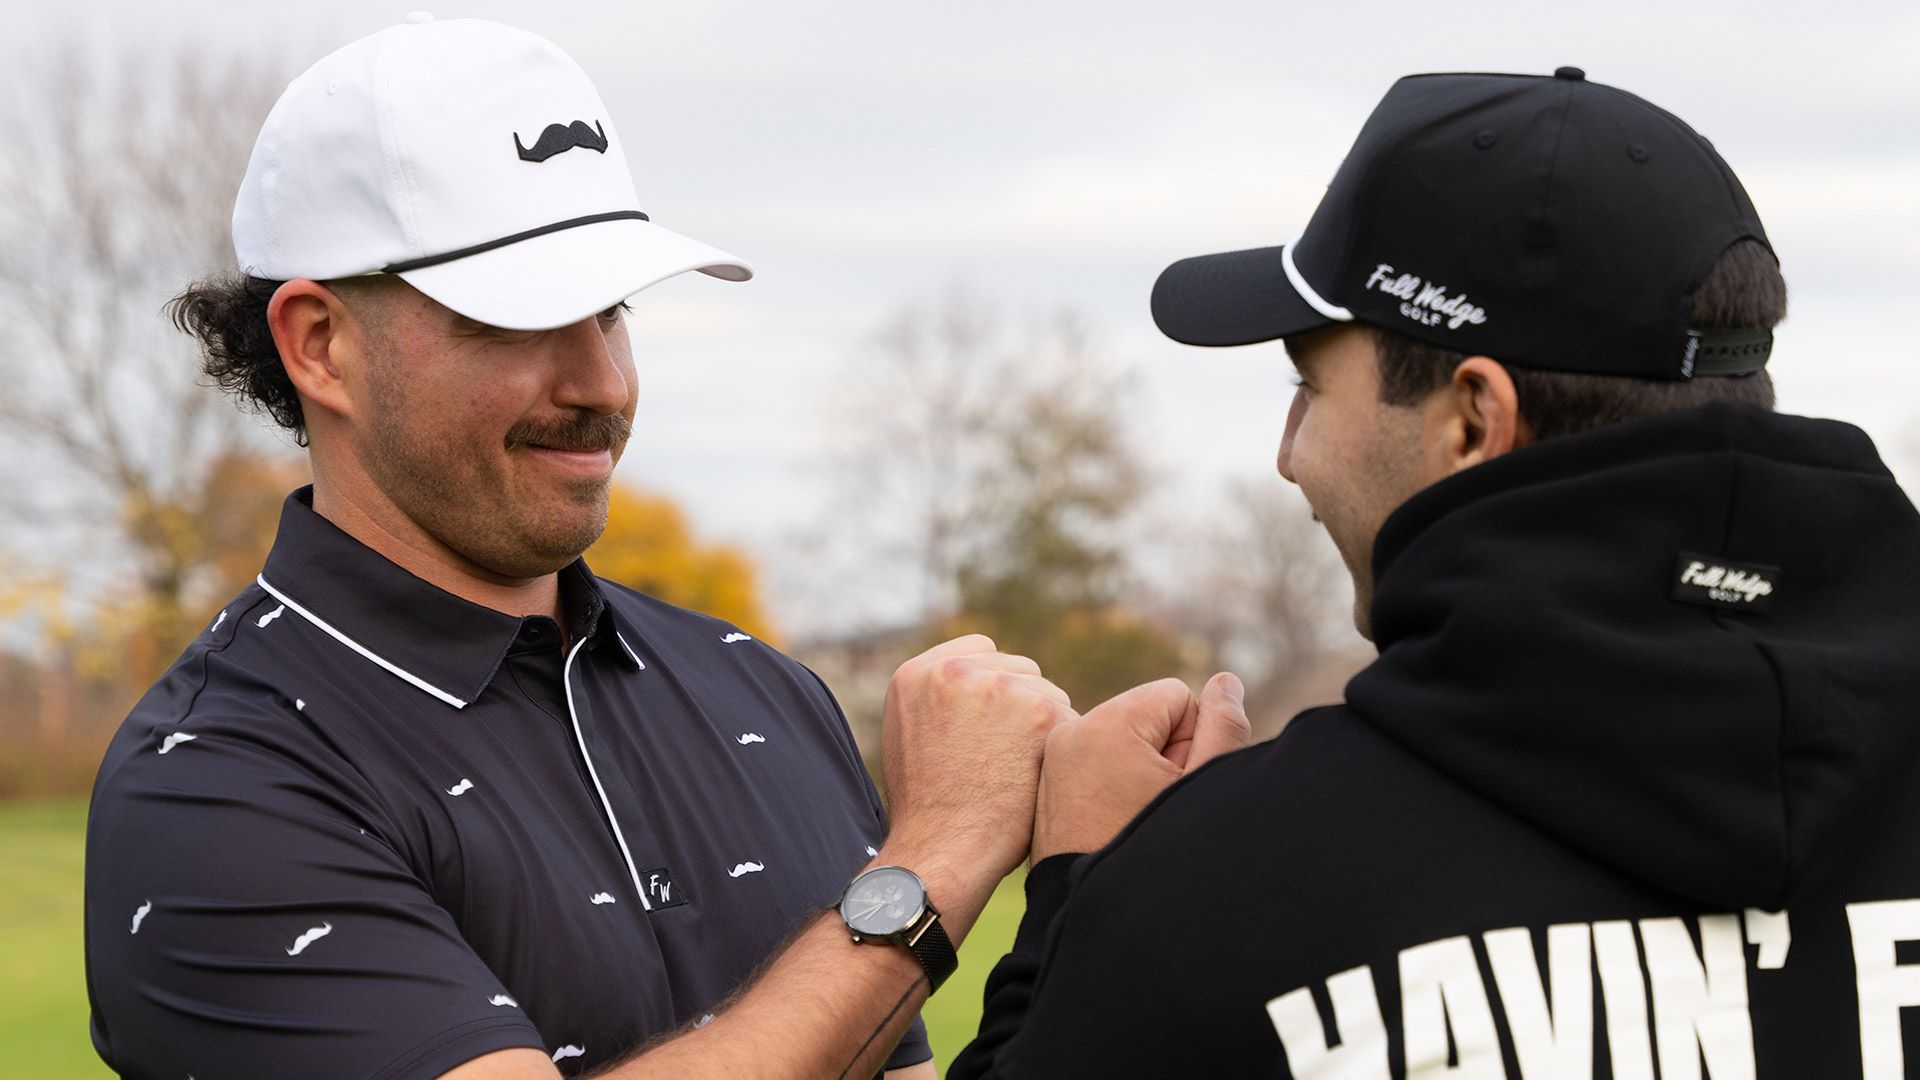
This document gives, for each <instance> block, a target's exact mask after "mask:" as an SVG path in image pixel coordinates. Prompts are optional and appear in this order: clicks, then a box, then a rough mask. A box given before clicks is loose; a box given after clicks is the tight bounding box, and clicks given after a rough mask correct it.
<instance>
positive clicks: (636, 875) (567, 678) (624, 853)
mask: <svg viewBox="0 0 1920 1080" xmlns="http://www.w3.org/2000/svg"><path fill="white" fill-rule="evenodd" d="M615 632H616V633H618V631H615ZM586 643H587V640H586V639H585V638H581V639H580V640H579V641H576V642H574V643H573V648H572V649H570V650H568V652H567V662H566V663H565V664H564V665H562V666H561V668H560V688H561V689H562V690H563V691H565V692H566V695H567V718H568V719H569V720H572V721H573V738H574V741H576V742H578V743H579V744H580V760H581V761H584V762H586V763H587V776H588V777H590V778H591V779H592V780H593V790H594V791H595V792H598V793H599V795H600V809H602V810H604V811H605V812H606V815H607V824H608V825H611V826H613V839H614V841H615V842H617V843H618V844H619V845H620V857H621V858H623V859H625V860H627V873H628V874H630V875H632V877H633V892H634V895H636V896H638V897H639V898H640V907H641V908H642V909H644V910H646V911H652V910H653V902H652V901H651V900H648V899H647V889H646V886H644V885H642V884H640V868H639V867H637V866H635V865H634V863H633V852H631V851H629V850H627V837H626V834H624V833H622V832H621V831H620V822H619V821H618V820H616V819H615V818H614V816H613V804H612V803H611V802H608V801H607V789H606V788H605V787H603V786H601V784H600V770H598V769H596V768H594V767H593V755H592V754H590V753H588V752H587V736H586V733H585V732H583V731H581V730H580V712H579V710H577V709H575V708H574V707H573V658H574V657H576V656H578V655H580V646H582V645H585V644H586ZM623 644H624V643H623ZM635 659H638V657H636V658H635Z"/></svg>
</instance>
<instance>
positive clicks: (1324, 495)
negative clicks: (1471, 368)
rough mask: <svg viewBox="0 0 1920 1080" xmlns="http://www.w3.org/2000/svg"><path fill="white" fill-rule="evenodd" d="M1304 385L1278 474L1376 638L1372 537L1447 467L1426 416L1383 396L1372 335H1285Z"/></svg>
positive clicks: (1363, 630) (1343, 330)
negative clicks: (1327, 546)
mask: <svg viewBox="0 0 1920 1080" xmlns="http://www.w3.org/2000/svg"><path fill="white" fill-rule="evenodd" d="M1287 354H1288V355H1289V356H1290V357H1292V358H1293V364H1294V367H1295V369H1296V370H1297V371H1298V372H1299V376H1300V386H1299V389H1298V390H1297V391H1295V393H1294V397H1293V405H1292V407H1291V408H1290V409H1289V410H1288V413H1287V427H1286V433H1285V434H1284V435H1282V436H1281V439H1280V455H1279V461H1278V465H1279V469H1280V475H1281V476H1284V477H1286V478H1287V479H1288V480H1291V481H1293V482H1294V483H1296V484H1298V485H1300V492H1301V494H1303V495H1305V496H1306V497H1307V504H1308V505H1309V506H1311V507H1313V513H1314V516H1315V517H1316V518H1318V519H1319V521H1320V523H1321V524H1322V525H1324V526H1325V527H1326V530H1327V535H1328V536H1330V537H1332V538H1333V545H1334V547H1336V548H1338V549H1339V550H1340V558H1341V559H1342V560H1343V561H1344V562H1345V563H1346V564H1347V573H1348V574H1350V575H1351V576H1352V577H1353V622H1354V626H1355V628H1357V629H1358V630H1359V631H1360V634H1361V636H1362V637H1366V638H1368V639H1371V638H1372V636H1373V635H1372V627H1371V626H1370V624H1369V616H1368V612H1369V609H1370V608H1371V606H1372V604H1373V541H1374V537H1375V536H1377V535H1378V534H1379V532H1380V526H1381V524H1382V523H1384V522H1385V521H1386V520H1387V515H1388V514H1391V513H1392V512H1393V511H1394V509H1395V508H1397V507H1398V506H1399V505H1400V504H1401V503H1403V502H1405V501H1407V498H1408V497H1409V496H1411V495H1412V494H1413V493H1414V492H1416V491H1419V490H1420V489H1421V488H1423V487H1426V486H1427V485H1428V484H1430V483H1432V482H1434V481H1435V480H1438V479H1439V478H1440V477H1441V476H1442V475H1444V471H1441V470H1438V469H1436V468H1435V467H1433V466H1432V464H1431V462H1430V460H1429V458H1430V455H1427V454H1424V453H1423V452H1422V450H1423V446H1424V445H1425V443H1426V441H1427V434H1428V433H1427V425H1426V422H1425V421H1426V418H1425V417H1424V416H1423V414H1422V411H1421V410H1419V409H1415V408H1403V407H1399V406H1393V405H1388V404H1386V403H1384V402H1382V401H1381V400H1380V369H1379V364H1378V361H1377V360H1376V358H1375V354H1374V343H1373V337H1372V335H1371V334H1370V333H1369V332H1368V331H1367V330H1366V329H1364V328H1362V327H1356V326H1339V327H1333V328H1330V329H1326V330H1318V331H1315V332H1313V333H1310V334H1303V335H1301V336H1299V337H1297V338H1289V339H1287Z"/></svg>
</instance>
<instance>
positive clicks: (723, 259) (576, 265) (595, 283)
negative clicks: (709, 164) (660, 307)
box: [399, 218, 753, 330]
mask: <svg viewBox="0 0 1920 1080" xmlns="http://www.w3.org/2000/svg"><path fill="white" fill-rule="evenodd" d="M689 270H698V271H700V272H701V273H703V274H709V275H711V276H713V277H717V278H720V279H722V280H724V281H746V280H747V279H749V278H751V277H753V267H751V266H749V265H748V264H747V263H746V262H744V261H742V260H741V259H738V258H735V257H734V256H732V255H729V254H727V253H726V252H724V251H721V250H720V249H719V248H715V247H710V246H708V245H706V244H703V243H701V242H700V241H698V240H693V239H690V238H688V237H685V236H681V235H680V234H679V233H676V232H672V231H670V230H667V229H663V228H661V227H660V226H658V225H655V224H654V223H653V222H651V221H641V220H639V219H637V218H622V219H616V220H613V221H599V222H594V223H593V224H590V225H580V226H577V227H575V228H571V229H561V230H559V231H557V232H549V233H542V234H540V235H538V236H533V237H529V238H528V239H525V240H521V241H518V242H516V243H512V244H507V245H505V246H504V247H497V248H493V249H491V250H489V251H483V252H480V253H479V254H476V255H469V256H466V257H465V258H460V259H454V260H453V261H451V262H443V263H436V264H434V265H432V266H423V267H421V268H419V269H417V270H403V271H401V272H400V275H399V276H400V278H401V279H402V280H404V281H406V282H407V284H409V285H412V286H413V287H414V288H416V289H419V290H420V291H421V292H423V293H425V294H427V295H428V296H430V297H432V298H433V299H434V300H437V301H439V302H440V303H441V304H444V305H446V306H447V307H449V308H452V309H453V310H454V311H457V312H459V313H460V314H462V315H465V316H466V317H467V318H469V319H473V320H474V321H476V322H483V323H486V324H487V325H489V326H498V327H501V328H503V329H507V330H552V329H554V328H555V327H560V326H567V325H570V324H572V323H576V322H579V321H580V320H581V319H584V318H586V317H587V316H589V315H592V314H594V313H596V312H600V311H605V310H606V309H608V308H610V307H612V306H613V305H615V304H617V303H619V302H620V301H622V300H625V299H626V298H627V297H629V296H632V295H633V294H634V293H637V292H639V291H640V290H641V289H644V288H646V287H647V286H649V285H653V284H655V283H657V282H661V281H665V280H666V279H667V278H670V277H673V276H674V275H676V274H684V273H686V272H687V271H689Z"/></svg>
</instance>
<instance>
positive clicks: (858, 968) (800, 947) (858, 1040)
mask: <svg viewBox="0 0 1920 1080" xmlns="http://www.w3.org/2000/svg"><path fill="white" fill-rule="evenodd" d="M924 850H926V849H925V848H923V847H921V846H919V845H914V844H911V843H903V844H894V843H891V842H890V843H889V844H888V846H886V847H885V848H883V849H882V850H881V852H880V854H879V856H878V857H877V858H876V859H875V860H874V862H873V865H875V866H882V865H896V866H905V867H907V868H908V869H911V870H914V871H915V872H917V873H919V874H920V876H921V878H922V879H923V880H925V882H926V884H927V894H928V896H929V898H930V899H931V900H932V901H933V903H934V906H935V907H937V908H939V910H940V921H941V924H942V925H943V926H944V927H945V928H946V930H947V935H948V936H949V937H951V938H952V939H953V940H954V942H955V944H956V945H957V944H959V943H960V942H961V940H962V939H964V938H965V936H966V933H967V931H968V930H969V929H971V928H972V926H973V923H974V920H975V919H977V918H978V917H979V914H980V910H981V909H982V908H983V907H984V906H985V905H986V901H987V898H988V897H989V896H990V895H992V890H993V886H994V885H995V884H996V883H997V881H995V880H990V878H992V874H991V873H990V872H989V873H981V872H979V871H977V870H975V871H974V872H972V873H962V872H959V871H957V870H954V869H950V868H949V867H948V864H946V863H944V862H942V861H939V860H937V859H935V858H932V857H930V856H927V855H923V854H921V852H922V851H924ZM927 994H928V987H927V978H926V973H925V972H924V971H922V970H921V968H920V964H919V961H917V960H915V959H914V957H913V954H912V953H910V952H908V951H907V950H906V949H904V948H902V947H900V946H898V945H893V944H884V943H856V942H854V941H853V939H852V937H851V935H850V934H849V933H848V932H847V928H846V925H845V924H844V923H843V922H842V921H841V919H840V916H839V915H838V914H836V913H831V912H829V913H827V914H825V915H822V916H821V917H820V918H818V919H816V920H814V921H813V923H812V924H811V925H809V926H807V927H806V928H805V929H803V930H802V931H801V932H800V933H799V934H798V935H797V936H796V937H795V938H794V939H793V941H792V942H790V943H789V944H788V945H787V947H786V948H785V949H784V950H782V951H781V952H780V954H779V955H778V956H777V957H776V958H775V959H774V961H773V962H772V963H771V964H769V965H768V967H767V968H766V970H765V971H764V972H763V973H762V974H761V976H760V977H759V978H758V979H757V980H755V981H754V983H753V984H752V985H751V986H750V987H749V988H748V989H747V991H746V992H745V993H744V994H742V995H741V996H740V997H739V998H738V999H737V1000H736V1001H735V1002H734V1003H733V1004H732V1005H731V1006H729V1007H728V1008H726V1009H724V1010H723V1011H721V1012H720V1013H719V1014H718V1015H717V1016H716V1017H715V1018H714V1019H713V1021H712V1022H710V1023H708V1024H707V1025H705V1026H704V1027H701V1028H699V1029H697V1030H694V1031H690V1032H686V1033H685V1034H682V1035H680V1036H679V1037H677V1038H674V1039H672V1040H670V1041H668V1042H665V1043H662V1044H660V1045H659V1046H656V1047H654V1048H653V1049H651V1050H648V1051H647V1052H645V1053H643V1054H641V1055H639V1056H638V1057H635V1058H633V1059H631V1060H629V1061H627V1062H625V1063H623V1064H621V1065H620V1066H618V1067H616V1068H614V1069H612V1070H610V1071H608V1072H606V1073H604V1074H602V1075H603V1076H604V1077H605V1078H606V1080H657V1078H667V1077H674V1078H679V1077H687V1076H728V1077H740V1078H747V1080H775V1078H788V1077H807V1078H813V1077H856V1078H859V1080H866V1078H868V1077H872V1076H875V1075H877V1074H878V1073H879V1072H880V1071H881V1069H882V1067H883V1066H884V1065H885V1063H886V1059H887V1055H888V1054H889V1053H891V1052H892V1050H893V1047H894V1045H895V1044H896V1043H897V1042H899V1040H900V1036H901V1034H902V1033H903V1032H904V1031H905V1030H906V1027H907V1025H908V1024H910V1023H912V1021H913V1018H914V1017H915V1016H916V1015H918V1014H919V1011H920V1006H921V1005H922V1004H923V1003H924V1002H925V1001H926V999H927Z"/></svg>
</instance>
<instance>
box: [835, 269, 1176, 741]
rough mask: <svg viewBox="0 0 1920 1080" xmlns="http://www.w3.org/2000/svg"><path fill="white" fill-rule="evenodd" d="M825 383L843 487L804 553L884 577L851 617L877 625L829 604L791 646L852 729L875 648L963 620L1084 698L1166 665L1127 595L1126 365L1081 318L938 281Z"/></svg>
mask: <svg viewBox="0 0 1920 1080" xmlns="http://www.w3.org/2000/svg"><path fill="white" fill-rule="evenodd" d="M836 385H837V387H838V394H837V396H836V397H835V398H834V399H833V400H831V401H830V402H829V403H828V405H829V408H828V413H829V415H830V416H831V419H832V423H833V424H834V425H835V431H836V434H837V435H838V437H839V441H840V450H841V459H840V460H841V468H840V479H841V481H842V487H843V496H842V499H841V500H840V502H839V503H838V505H836V506H835V507H834V510H833V513H832V515H831V523H830V524H829V525H828V526H827V529H828V530H830V531H831V532H832V534H833V536H834V538H835V539H834V540H833V541H831V543H830V544H823V545H822V546H821V550H823V551H827V552H828V553H829V556H830V557H835V558H833V563H832V565H831V568H830V569H826V570H825V571H824V572H819V571H820V567H821V566H822V563H823V560H812V561H811V562H810V565H811V566H813V567H814V568H815V569H816V571H817V572H818V576H819V577H821V578H823V579H825V580H826V581H828V582H831V583H832V587H831V589H830V590H823V591H831V592H832V593H834V594H836V595H837V596H839V597H842V598H844V597H845V596H846V595H847V594H849V593H852V592H856V591H858V590H859V589H861V587H862V586H868V587H870V588H871V589H872V591H873V592H875V593H880V594H887V593H891V594H892V598H893V599H894V600H895V602H894V603H892V604H886V603H885V602H884V601H885V597H884V596H883V597H882V598H881V600H880V601H879V602H878V604H877V606H880V607H883V608H885V609H886V610H887V614H886V617H883V618H881V619H871V618H869V619H868V620H867V621H866V625H869V626H872V625H875V624H878V625H879V626H880V629H879V630H877V631H874V632H871V633H866V634H861V633H858V632H855V633H849V632H848V627H849V625H851V626H854V627H858V626H859V625H861V620H860V619H858V618H855V619H850V620H842V621H841V623H840V625H839V626H838V627H837V628H836V632H835V634H834V636H833V640H831V641H823V642H814V643H812V644H811V645H808V644H804V643H803V644H802V645H800V647H799V649H798V651H800V652H801V653H802V654H803V656H804V657H805V658H806V659H807V660H808V661H809V662H812V663H815V664H817V665H818V666H820V667H821V668H822V670H823V674H825V675H826V677H827V678H828V679H829V681H830V682H831V683H832V685H833V686H834V687H835V689H836V691H838V692H840V693H841V696H842V700H843V702H844V703H845V704H846V706H847V709H848V713H849V718H850V719H851V720H853V722H854V724H855V728H856V733H859V732H860V730H861V728H862V727H863V724H864V721H866V720H869V719H871V718H872V717H874V716H877V713H878V702H879V698H880V691H881V690H882V689H883V688H884V677H885V673H886V672H888V671H890V670H891V669H892V665H893V664H895V663H898V662H899V661H900V660H902V659H905V658H906V656H907V655H909V654H910V653H911V652H912V651H914V650H915V649H917V648H919V647H923V646H924V645H925V644H927V643H928V640H929V639H930V638H933V637H937V636H945V635H948V634H952V633H958V632H962V631H967V630H983V631H986V632H988V633H990V634H991V635H992V636H993V637H994V638H995V639H996V641H998V642H999V643H1000V644H1001V645H1002V646H1003V647H1009V648H1013V649H1015V650H1017V651H1023V652H1026V653H1028V654H1029V655H1032V656H1033V657H1034V658H1035V659H1037V660H1039V661H1040V662H1041V664H1042V666H1043V667H1046V668H1047V669H1048V670H1049V672H1050V673H1051V674H1053V675H1054V676H1055V678H1056V681H1059V682H1061V683H1062V685H1063V686H1068V689H1069V691H1070V692H1074V693H1076V694H1078V695H1080V696H1084V697H1088V698H1090V699H1092V700H1098V699H1099V697H1102V696H1105V695H1106V694H1109V693H1112V692H1114V691H1116V690H1118V689H1123V688H1124V687H1125V686H1128V685H1131V684H1132V683H1133V682H1137V681H1141V679H1143V678H1147V677H1156V676H1161V675H1167V674H1172V673H1174V670H1173V669H1174V668H1176V667H1177V666H1178V665H1179V662H1180V651H1179V648H1178V643H1177V642H1175V641H1174V640H1173V639H1172V638H1170V637H1169V636H1168V635H1166V634H1165V633H1164V632H1163V630H1162V628H1160V627H1158V626H1155V625H1153V624H1152V623H1151V622H1150V621H1149V620H1146V619H1144V618H1141V617H1139V615H1140V613H1139V612H1138V611H1137V610H1135V609H1133V607H1132V605H1131V601H1132V600H1134V599H1135V598H1136V596H1135V593H1134V590H1133V589H1132V588H1131V585H1132V580H1131V573H1130V572H1131V568H1132V559H1131V556H1132V552H1131V550H1130V549H1129V546H1128V544H1127V536H1128V534H1129V528H1130V524H1131V521H1130V519H1131V518H1132V516H1133V514H1134V513H1135V511H1136V510H1137V509H1138V508H1139V506H1140V504H1141V502H1142V499H1143V497H1144V495H1145V494H1146V492H1147V490H1148V486H1149V485H1148V481H1149V469H1148V467H1147V463H1146V461H1145V459H1144V458H1143V457H1142V456H1141V450H1140V445H1141V444H1140V442H1139V440H1138V439H1137V438H1136V437H1135V435H1134V433H1133V432H1132V431H1131V429H1130V427H1129V424H1128V422H1127V420H1128V397H1129V394H1130V391H1131V380H1130V377H1129V374H1128V372H1127V370H1126V369H1125V367H1124V366H1123V365H1118V364H1115V363H1113V362H1112V359H1111V358H1110V357H1106V356H1102V355H1101V354H1100V351H1099V349H1098V348H1097V346H1096V345H1095V343H1094V341H1093V339H1092V336H1091V334H1090V333H1089V332H1088V329H1087V327H1086V325H1085V324H1084V322H1083V321H1082V320H1081V319H1079V318H1078V317H1077V316H1076V315H1074V314H1073V313H1072V312H1068V311H1058V312H1053V313H1050V314H1047V315H1044V316H1041V317H1037V318H1031V319H1027V320H1010V319H1006V318H1004V317H1002V316H1001V315H999V314H998V313H996V312H995V311H994V310H993V309H992V308H991V307H989V306H988V305H987V304H985V303H984V302H982V301H981V300H979V299H978V298H977V297H975V296H973V295H971V294H969V293H967V292H966V291H964V290H961V289H954V290H952V291H950V292H949V293H948V294H947V295H946V296H944V297H943V298H941V299H940V300H939V301H937V302H935V303H932V304H909V305H906V306H903V307H902V308H900V309H899V310H898V311H896V312H895V313H894V314H893V315H892V316H890V317H889V318H888V319H887V320H886V321H885V322H884V323H883V324H882V325H881V327H880V330H879V332H878V333H876V334H875V335H874V336H873V337H872V338H871V339H870V340H869V341H868V343H867V345H866V348H865V349H864V350H863V351H862V352H861V353H860V354H858V355H857V356H856V357H855V359H854V360H853V361H852V362H850V364H849V365H848V371H847V375H846V377H845V378H843V379H841V380H838V381H837V384H836ZM902 593H909V594H911V595H912V597H913V601H912V602H911V603H904V604H903V603H900V602H898V600H899V597H900V594H902ZM843 602H844V601H843ZM1146 668H1152V669H1153V670H1151V671H1150V672H1147V673H1146V674H1144V675H1143V674H1141V672H1142V670H1143V669H1146ZM1069 684H1071V685H1069Z"/></svg>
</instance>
